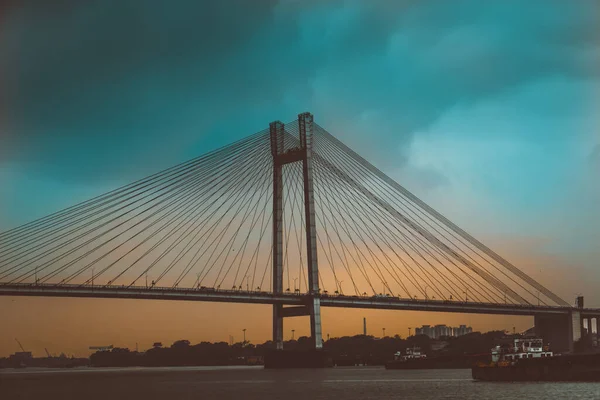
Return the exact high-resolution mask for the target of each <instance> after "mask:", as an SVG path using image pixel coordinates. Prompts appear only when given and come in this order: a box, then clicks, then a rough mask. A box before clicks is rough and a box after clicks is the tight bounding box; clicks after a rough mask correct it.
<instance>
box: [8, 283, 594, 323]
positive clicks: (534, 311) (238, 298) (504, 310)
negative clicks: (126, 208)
mask: <svg viewBox="0 0 600 400" xmlns="http://www.w3.org/2000/svg"><path fill="white" fill-rule="evenodd" d="M0 296H44V297H88V298H114V299H146V300H184V301H186V300H187V301H209V302H226V303H250V304H284V305H291V306H293V305H295V306H297V305H304V304H306V303H307V301H308V300H309V296H307V295H306V294H293V293H281V294H276V293H271V292H258V291H244V290H221V289H219V290H216V289H213V288H200V289H189V288H170V287H169V288H163V287H153V288H147V287H145V286H141V287H140V286H132V287H125V286H89V285H86V286H82V285H47V284H43V285H33V284H0ZM320 297H321V305H322V306H324V307H342V308H362V309H386V310H410V311H437V312H457V313H472V314H501V315H539V314H566V313H568V312H569V311H571V310H573V309H574V308H572V307H560V306H535V305H514V304H487V303H477V302H465V301H447V300H444V301H442V300H415V299H404V298H399V297H383V296H373V297H359V296H344V295H326V294H321V295H320ZM579 310H580V311H581V312H582V314H595V315H600V309H579Z"/></svg>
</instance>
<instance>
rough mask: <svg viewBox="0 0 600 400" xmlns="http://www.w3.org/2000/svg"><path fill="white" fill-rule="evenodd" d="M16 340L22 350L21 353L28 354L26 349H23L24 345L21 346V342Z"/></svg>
mask: <svg viewBox="0 0 600 400" xmlns="http://www.w3.org/2000/svg"><path fill="white" fill-rule="evenodd" d="M15 340H16V341H17V343H18V344H19V347H20V348H21V351H22V352H23V353H26V351H25V349H24V348H23V345H22V344H21V342H19V339H17V338H15Z"/></svg>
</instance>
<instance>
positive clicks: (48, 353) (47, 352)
mask: <svg viewBox="0 0 600 400" xmlns="http://www.w3.org/2000/svg"><path fill="white" fill-rule="evenodd" d="M44 350H46V354H47V355H48V358H52V356H51V355H50V352H49V351H48V349H47V348H45V347H44Z"/></svg>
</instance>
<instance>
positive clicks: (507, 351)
mask: <svg viewBox="0 0 600 400" xmlns="http://www.w3.org/2000/svg"><path fill="white" fill-rule="evenodd" d="M471 374H472V376H473V379H476V380H480V381H504V382H511V381H600V353H596V354H571V355H555V354H553V353H552V351H550V349H549V348H548V346H544V345H543V341H542V339H540V338H517V339H514V342H513V346H496V347H494V348H493V349H492V351H491V362H489V363H478V364H477V365H474V366H473V367H472V368H471Z"/></svg>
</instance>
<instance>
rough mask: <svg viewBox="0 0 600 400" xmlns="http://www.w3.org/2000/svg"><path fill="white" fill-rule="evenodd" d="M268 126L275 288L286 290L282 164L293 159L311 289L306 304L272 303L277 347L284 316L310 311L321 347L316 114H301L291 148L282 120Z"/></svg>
mask: <svg viewBox="0 0 600 400" xmlns="http://www.w3.org/2000/svg"><path fill="white" fill-rule="evenodd" d="M269 128H270V138H271V154H272V156H273V292H274V293H275V294H278V293H282V292H283V166H284V165H286V164H290V163H294V162H302V176H303V181H304V182H303V183H304V186H303V187H304V218H305V225H306V255H307V264H308V289H309V290H308V296H307V304H306V305H304V306H296V307H288V308H284V307H283V305H282V304H274V305H273V342H274V343H275V345H276V348H277V349H278V350H281V349H283V318H285V317H293V316H299V315H308V316H309V317H310V333H311V341H312V346H313V348H314V349H321V348H322V347H323V339H322V330H321V303H320V297H319V293H320V289H319V267H318V261H317V244H316V241H317V237H316V235H317V234H316V226H315V202H314V191H313V166H312V147H313V116H312V114H310V113H308V112H307V113H302V114H299V115H298V131H299V140H300V146H298V147H294V148H291V149H287V150H285V149H284V139H285V138H284V136H285V130H284V124H283V123H282V122H280V121H274V122H272V123H271V124H270V125H269Z"/></svg>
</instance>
